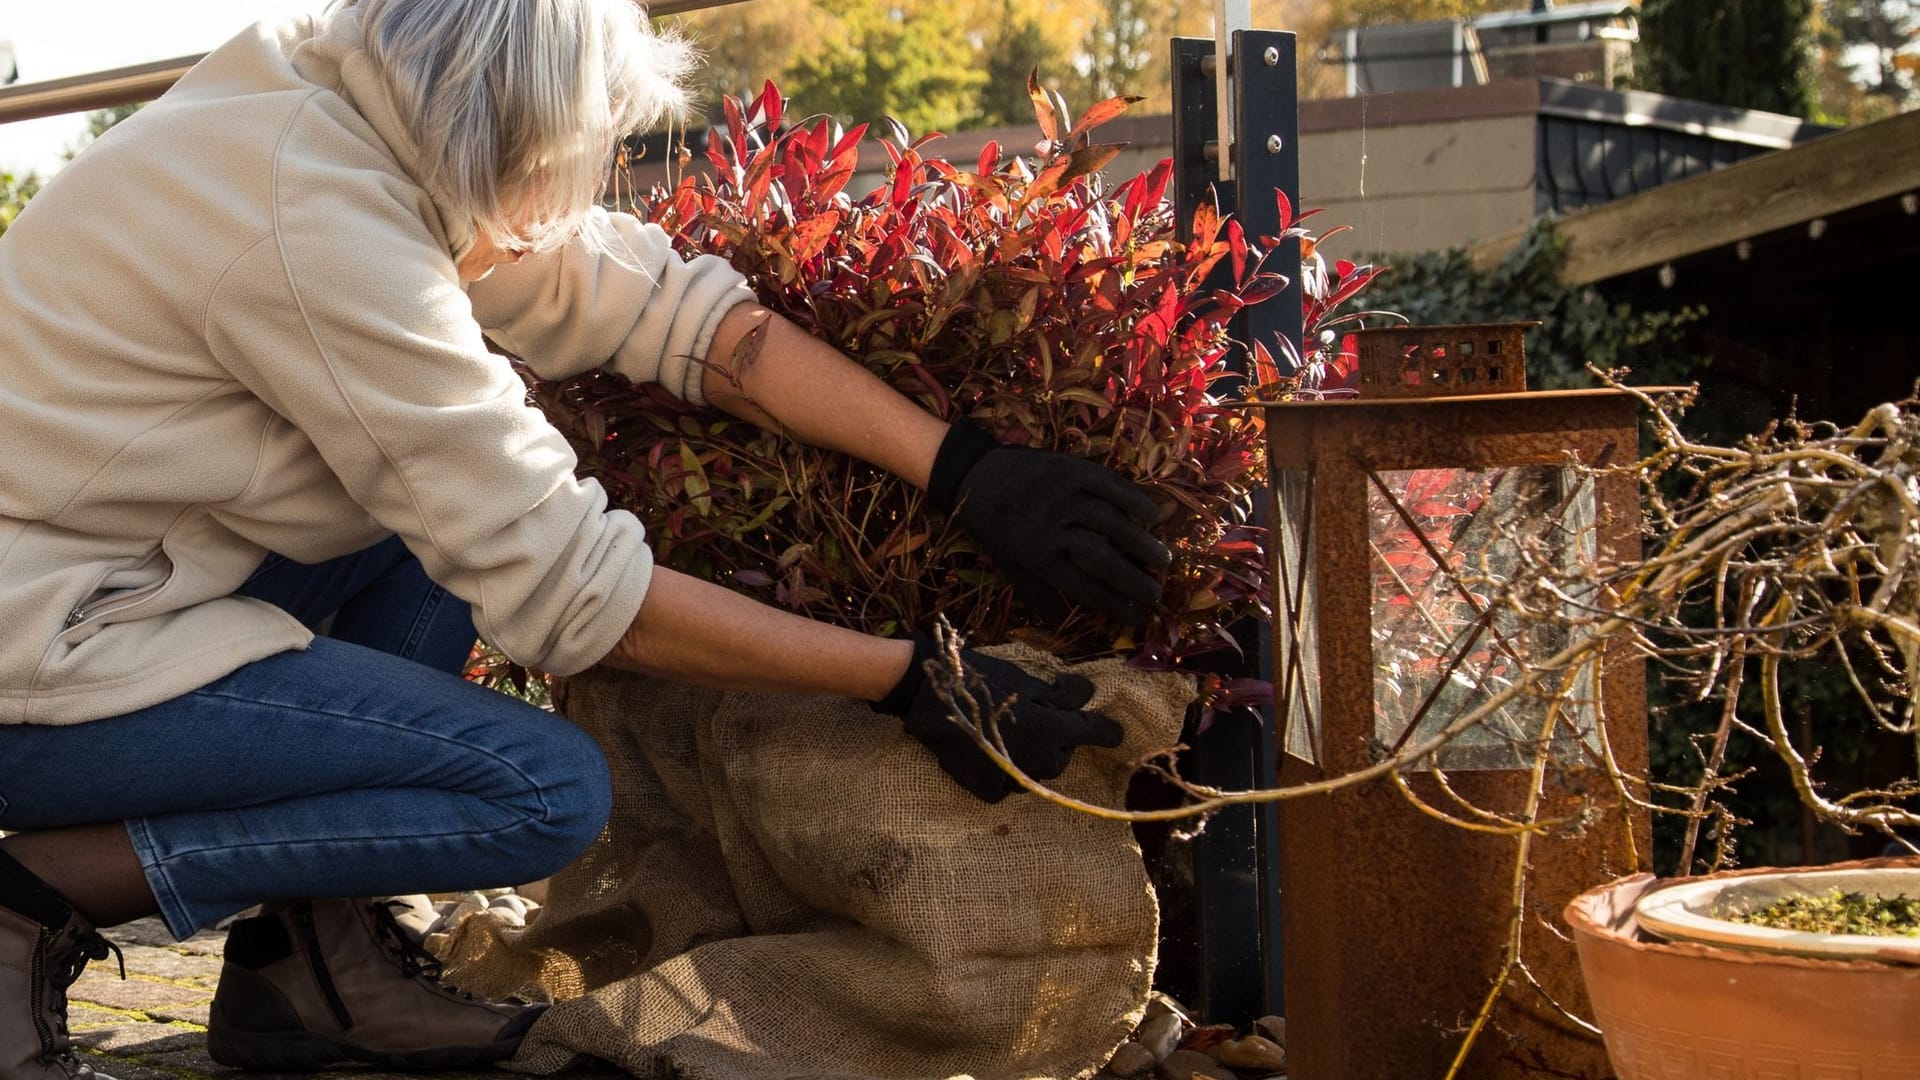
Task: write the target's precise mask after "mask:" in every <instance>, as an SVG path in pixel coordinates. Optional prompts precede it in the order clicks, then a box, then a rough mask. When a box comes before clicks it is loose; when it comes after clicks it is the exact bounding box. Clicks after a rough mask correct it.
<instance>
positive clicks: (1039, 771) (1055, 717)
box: [873, 634, 1126, 803]
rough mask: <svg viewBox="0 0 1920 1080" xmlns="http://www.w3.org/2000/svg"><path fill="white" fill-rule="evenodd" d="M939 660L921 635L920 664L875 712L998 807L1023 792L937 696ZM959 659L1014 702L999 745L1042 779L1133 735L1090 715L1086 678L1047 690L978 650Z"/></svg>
mask: <svg viewBox="0 0 1920 1080" xmlns="http://www.w3.org/2000/svg"><path fill="white" fill-rule="evenodd" d="M936 655H937V654H936V652H935V647H934V643H933V639H932V638H931V637H928V636H927V635H925V634H916V635H914V639H913V663H911V664H909V665H907V673H906V674H905V675H903V676H901V677H900V682H899V683H898V684H896V685H895V686H894V688H893V689H892V690H891V691H889V692H888V693H887V696H886V697H884V698H882V699H881V700H880V701H878V702H875V703H874V706H873V707H874V708H875V709H878V710H879V711H881V712H884V713H889V714H891V715H893V716H898V717H900V718H901V720H902V721H903V722H904V724H905V726H906V731H907V734H909V735H911V736H913V737H914V738H916V739H918V740H920V743H921V745H923V746H925V747H926V748H927V749H928V750H930V751H932V752H933V757H934V760H936V761H938V762H939V763H940V767H941V768H942V769H944V770H946V773H947V775H948V776H951V777H953V782H954V783H956V784H959V785H960V786H961V787H963V788H966V789H967V791H969V792H971V793H972V794H973V796H974V797H975V798H977V799H979V800H980V801H981V802H984V803H997V802H999V801H1000V800H1001V799H1004V798H1006V797H1007V796H1008V795H1010V794H1012V793H1014V792H1016V791H1021V790H1023V789H1022V788H1021V787H1020V785H1019V783H1018V782H1016V781H1015V780H1014V779H1013V777H1011V776H1008V775H1007V773H1006V771H1005V770H1003V769H1002V768H1000V766H999V765H997V764H995V763H994V760H993V759H992V758H990V757H988V756H987V754H986V751H984V750H982V749H980V746H979V744H978V743H976V742H974V741H973V736H972V734H970V733H969V732H968V731H967V729H966V728H965V727H962V726H961V725H960V723H959V722H958V721H956V720H955V719H953V717H952V716H951V715H950V714H949V713H948V711H947V704H946V702H944V701H941V700H940V695H939V694H938V693H936V692H934V688H933V680H932V679H930V678H928V677H927V670H926V665H927V661H929V660H932V659H934V657H935V656H936ZM960 659H961V661H962V662H963V663H964V664H966V666H967V668H968V670H969V672H970V674H972V675H978V676H979V677H980V678H981V679H983V680H984V681H985V682H986V685H987V694H988V696H989V697H991V698H992V704H993V705H994V706H998V705H1000V704H1001V703H1003V702H1005V701H1006V700H1007V699H1008V698H1013V699H1015V700H1014V702H1013V705H1012V707H1011V708H1009V709H1008V710H1007V712H1006V714H1005V715H1004V716H1002V717H1001V718H1000V723H999V730H1000V738H1001V741H1002V743H1003V745H1005V747H1006V750H1007V757H1009V758H1010V759H1012V761H1013V763H1014V764H1015V765H1018V766H1019V767H1020V771H1021V772H1024V773H1026V774H1027V775H1028V776H1031V777H1033V778H1034V779H1035V780H1052V779H1053V778H1054V777H1057V776H1059V775H1060V774H1061V773H1063V772H1065V771H1066V769H1067V762H1068V761H1069V760H1070V759H1071V758H1072V757H1073V751H1074V748H1075V747H1078V746H1105V747H1114V746H1119V745H1120V740H1121V739H1122V738H1124V737H1125V735H1126V733H1125V732H1124V731H1122V730H1121V729H1120V725H1119V724H1116V723H1114V722H1113V721H1112V720H1109V719H1107V718H1106V717H1104V716H1102V715H1100V714H1099V713H1096V712H1087V711H1085V710H1086V705H1087V702H1088V701H1090V700H1092V699H1093V684H1092V683H1090V682H1088V681H1087V680H1086V679H1085V678H1083V677H1081V676H1079V675H1062V676H1060V679H1059V681H1058V682H1053V683H1048V682H1045V681H1042V680H1040V679H1036V678H1034V677H1033V676H1032V675H1029V674H1027V673H1026V672H1025V671H1022V670H1021V669H1020V667H1019V665H1017V664H1014V663H1012V662H1010V661H1007V660H998V659H995V658H994V657H991V656H983V655H981V654H980V653H977V652H974V651H973V650H971V649H962V650H961V651H960ZM970 681H971V680H970Z"/></svg>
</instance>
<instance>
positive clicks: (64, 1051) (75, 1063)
mask: <svg viewBox="0 0 1920 1080" xmlns="http://www.w3.org/2000/svg"><path fill="white" fill-rule="evenodd" d="M108 955H112V956H113V957H114V959H115V960H117V961H118V962H119V965H120V980H121V981H122V982H125V981H126V978H127V956H126V954H125V953H123V952H121V951H120V946H118V945H116V944H114V943H113V942H111V941H108V940H107V939H106V938H105V937H102V936H101V934H100V932H99V931H97V930H85V931H82V932H81V933H79V934H77V935H75V936H74V939H73V941H72V942H71V943H69V944H68V945H67V946H66V947H65V948H61V949H59V950H58V951H54V950H53V949H49V950H48V955H47V964H48V968H49V970H48V971H47V977H48V982H49V985H50V987H51V989H52V999H51V1000H50V1001H48V1002H47V1004H48V1005H50V1006H52V1008H51V1010H50V1011H51V1012H52V1013H53V1039H52V1048H51V1050H50V1052H49V1053H48V1054H47V1055H46V1058H45V1060H47V1061H48V1062H49V1063H51V1064H57V1065H59V1066H60V1067H61V1068H63V1069H65V1070H66V1071H67V1072H68V1073H69V1074H70V1075H71V1074H76V1073H79V1072H80V1070H81V1064H80V1059H79V1057H78V1056H76V1055H75V1054H74V1052H73V1038H72V1035H71V1034H70V1033H69V1032H68V1030H67V991H68V989H70V988H71V987H72V986H73V984H74V983H76V982H78V981H79V980H80V974H81V972H83V971H85V970H86V969H87V965H88V964H89V963H91V962H93V961H95V960H105V959H106V958H107V957H108Z"/></svg>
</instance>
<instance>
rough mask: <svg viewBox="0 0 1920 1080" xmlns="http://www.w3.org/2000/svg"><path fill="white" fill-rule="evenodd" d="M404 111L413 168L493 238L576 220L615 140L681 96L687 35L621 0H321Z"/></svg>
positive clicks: (669, 111) (680, 103)
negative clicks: (345, 10)
mask: <svg viewBox="0 0 1920 1080" xmlns="http://www.w3.org/2000/svg"><path fill="white" fill-rule="evenodd" d="M334 6H335V7H336V8H338V7H352V8H356V9H357V10H358V11H359V12H360V17H361V28H362V32H363V34H364V35H365V40H366V48H367V51H368V52H369V53H370V54H372V56H373V57H374V59H375V60H376V61H377V62H378V63H379V64H380V66H381V68H382V69H383V70H384V71H385V73H386V80H387V84H388V89H389V92H391V93H392V94H393V97H394V103H395V105H396V106H398V108H399V109H400V111H401V114H402V115H403V116H406V117H407V118H408V119H409V121H410V122H411V124H412V125H413V136H414V140H415V142H416V143H417V146H418V150H419V153H420V159H421V161H422V163H423V168H424V169H425V170H426V171H427V173H428V175H427V176H425V177H422V179H423V180H424V181H425V182H427V183H428V184H429V185H430V186H431V187H433V188H434V189H436V190H438V191H439V192H441V193H442V194H443V196H444V197H447V198H451V199H453V200H456V201H458V202H460V203H462V204H464V205H463V206H462V207H461V209H464V210H465V211H466V212H467V213H468V214H470V215H471V217H472V218H473V221H474V227H475V229H476V231H477V232H478V233H480V234H483V235H486V236H487V237H488V238H489V239H491V240H492V241H493V242H494V243H495V244H497V245H499V246H501V247H519V248H530V249H532V250H536V251H538V250H545V249H551V248H553V247H556V246H558V245H560V244H562V243H564V242H566V241H567V240H569V239H571V238H572V237H574V236H575V235H578V234H579V233H580V231H581V226H582V223H583V222H584V220H585V218H586V215H587V213H588V212H589V211H590V210H591V209H592V207H593V206H594V204H595V202H596V201H597V200H598V199H599V196H600V192H601V189H602V187H603V186H604V185H605V183H606V179H607V175H608V170H609V168H610V167H611V165H612V161H613V153H614V151H615V149H616V147H617V144H618V142H619V140H620V139H621V138H622V137H624V136H626V135H628V134H630V133H632V132H634V131H636V130H639V129H641V128H644V127H648V126H651V125H653V124H655V123H657V122H658V121H659V120H661V119H662V118H663V117H666V116H670V115H676V114H679V113H681V112H682V111H683V110H684V109H685V106H686V91H685V89H684V83H685V80H686V77H687V75H688V74H689V73H690V72H691V70H692V68H693V64H694V59H695V58H694V53H693V50H692V48H691V47H690V46H689V45H688V44H687V43H686V42H685V41H684V40H682V39H681V38H679V37H678V36H676V35H673V34H664V33H656V32H654V31H652V30H651V29H650V28H649V27H648V26H647V24H646V14H645V11H644V9H642V7H641V6H640V5H639V4H637V3H635V2H634V0H334Z"/></svg>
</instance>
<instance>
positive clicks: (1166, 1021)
mask: <svg viewBox="0 0 1920 1080" xmlns="http://www.w3.org/2000/svg"><path fill="white" fill-rule="evenodd" d="M1183 1026H1184V1021H1182V1020H1181V1019H1180V1017H1179V1015H1178V1014H1176V1013H1170V1012H1165V1013H1161V1014H1160V1015H1158V1016H1150V1017H1148V1018H1147V1019H1146V1020H1145V1021H1143V1022H1142V1023H1141V1024H1140V1029H1139V1030H1138V1031H1135V1032H1134V1033H1133V1037H1134V1038H1135V1039H1138V1040H1139V1041H1140V1045H1141V1046H1144V1047H1146V1048H1147V1051H1148V1052H1149V1053H1151V1054H1152V1055H1153V1060H1155V1061H1165V1060H1167V1055H1168V1054H1171V1053H1173V1050H1174V1047H1176V1046H1179V1045H1180V1032H1181V1028H1182V1027H1183ZM1182 1080H1185V1078H1184V1077H1183V1078H1182Z"/></svg>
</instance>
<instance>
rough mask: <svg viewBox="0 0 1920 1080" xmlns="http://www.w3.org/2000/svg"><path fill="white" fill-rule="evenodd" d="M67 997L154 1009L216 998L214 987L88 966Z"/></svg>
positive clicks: (115, 1006) (137, 1009)
mask: <svg viewBox="0 0 1920 1080" xmlns="http://www.w3.org/2000/svg"><path fill="white" fill-rule="evenodd" d="M67 997H68V998H69V999H71V1000H73V1001H76V1002H83V1003H87V1004H93V1005H105V1006H106V1007H107V1008H109V1009H127V1010H129V1011H132V1012H143V1013H152V1012H154V1011H155V1010H163V1009H167V1008H178V1007H180V1006H183V1005H204V1004H206V1003H207V1002H209V1001H212V1000H213V991H212V990H210V989H205V988H202V987H197V986H180V985H178V984H175V983H170V982H161V981H160V980H158V979H149V978H144V977H142V976H141V975H140V974H139V973H138V972H135V971H131V970H129V971H128V972H127V979H126V981H125V982H122V981H121V980H120V977H119V976H118V975H108V974H102V973H97V972H94V971H91V970H89V971H88V972H87V973H86V974H85V975H82V976H80V981H79V982H76V983H74V984H73V987H72V989H70V990H68V991H67Z"/></svg>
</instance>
